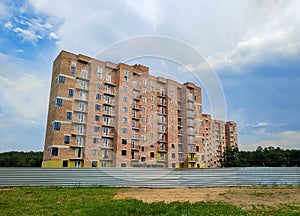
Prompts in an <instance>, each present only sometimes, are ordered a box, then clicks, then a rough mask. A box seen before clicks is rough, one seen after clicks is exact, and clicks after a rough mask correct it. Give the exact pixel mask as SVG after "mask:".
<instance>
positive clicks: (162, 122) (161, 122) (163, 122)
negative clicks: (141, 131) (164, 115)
mask: <svg viewBox="0 0 300 216" xmlns="http://www.w3.org/2000/svg"><path fill="white" fill-rule="evenodd" d="M158 124H167V122H166V121H159V122H158Z"/></svg>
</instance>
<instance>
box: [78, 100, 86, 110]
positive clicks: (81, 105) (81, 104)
mask: <svg viewBox="0 0 300 216" xmlns="http://www.w3.org/2000/svg"><path fill="white" fill-rule="evenodd" d="M79 110H81V111H85V103H82V102H80V103H79Z"/></svg>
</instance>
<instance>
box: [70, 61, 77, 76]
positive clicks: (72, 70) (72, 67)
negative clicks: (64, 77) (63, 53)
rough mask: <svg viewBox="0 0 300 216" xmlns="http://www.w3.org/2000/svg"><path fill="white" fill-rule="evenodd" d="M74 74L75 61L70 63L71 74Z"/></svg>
mask: <svg viewBox="0 0 300 216" xmlns="http://www.w3.org/2000/svg"><path fill="white" fill-rule="evenodd" d="M75 73H76V61H72V62H71V74H72V75H75Z"/></svg>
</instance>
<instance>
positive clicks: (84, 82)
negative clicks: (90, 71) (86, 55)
mask: <svg viewBox="0 0 300 216" xmlns="http://www.w3.org/2000/svg"><path fill="white" fill-rule="evenodd" d="M78 83H79V86H80V87H81V88H83V89H87V84H88V83H87V81H84V80H78Z"/></svg>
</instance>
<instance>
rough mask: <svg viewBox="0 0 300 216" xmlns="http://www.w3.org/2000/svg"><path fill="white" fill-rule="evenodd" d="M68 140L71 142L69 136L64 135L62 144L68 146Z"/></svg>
mask: <svg viewBox="0 0 300 216" xmlns="http://www.w3.org/2000/svg"><path fill="white" fill-rule="evenodd" d="M70 140H71V137H70V135H65V137H64V143H65V144H70Z"/></svg>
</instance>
